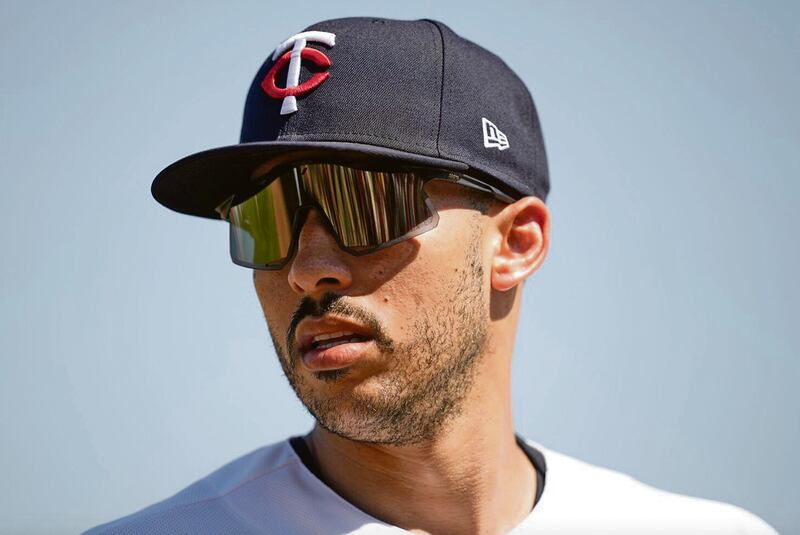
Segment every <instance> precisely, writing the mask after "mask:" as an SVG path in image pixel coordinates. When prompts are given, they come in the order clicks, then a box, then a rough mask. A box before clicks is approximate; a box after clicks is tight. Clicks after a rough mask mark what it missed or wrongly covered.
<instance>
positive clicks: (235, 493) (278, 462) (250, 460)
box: [83, 440, 299, 535]
mask: <svg viewBox="0 0 800 535" xmlns="http://www.w3.org/2000/svg"><path fill="white" fill-rule="evenodd" d="M298 463H299V460H298V459H297V457H296V456H295V455H294V453H293V451H292V449H291V446H290V445H289V443H288V441H287V440H284V441H282V442H278V443H275V444H271V445H268V446H264V447H262V448H259V449H257V450H254V451H252V452H250V453H248V454H246V455H243V456H241V457H239V458H237V459H235V460H233V461H231V462H229V463H227V464H225V465H224V466H222V467H221V468H219V469H217V470H215V471H214V472H212V473H211V474H209V475H207V476H206V477H204V478H202V479H200V480H198V481H195V482H194V483H192V484H191V485H189V486H188V487H186V488H185V489H183V490H181V491H180V492H178V493H177V494H175V495H173V496H171V497H169V498H166V499H164V500H162V501H159V502H157V503H155V504H153V505H150V506H149V507H146V508H144V509H142V510H140V511H137V512H135V513H132V514H130V515H127V516H124V517H122V518H119V519H117V520H114V521H112V522H108V523H106V524H101V525H99V526H96V527H94V528H92V529H90V530H88V531H86V532H85V533H84V534H83V535H123V534H133V533H136V534H148V535H155V534H162V533H164V534H167V533H169V534H173V535H175V534H182V533H186V534H189V533H191V534H199V533H232V532H236V533H240V532H242V529H241V516H240V515H239V514H238V513H237V509H238V508H239V506H240V503H241V502H242V501H245V502H246V501H247V500H248V499H250V496H249V494H251V493H252V492H254V491H255V492H263V491H264V490H265V487H267V488H268V487H270V486H275V485H276V484H277V485H278V486H279V485H280V484H281V483H280V481H275V480H280V479H281V478H282V477H286V476H285V474H283V473H282V472H285V471H286V469H290V468H291V467H293V466H295V465H297V464H298ZM262 497H263V495H262Z"/></svg>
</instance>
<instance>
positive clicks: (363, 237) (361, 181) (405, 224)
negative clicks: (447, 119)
mask: <svg viewBox="0 0 800 535" xmlns="http://www.w3.org/2000/svg"><path fill="white" fill-rule="evenodd" d="M301 176H302V184H303V188H304V190H305V191H307V192H308V193H309V194H310V195H311V196H312V197H313V198H314V199H315V200H316V202H317V203H318V204H319V205H320V207H321V208H322V210H323V212H324V213H325V215H326V216H327V217H328V220H329V221H330V222H331V225H332V226H333V228H334V230H335V231H336V233H337V234H338V235H339V239H340V240H341V241H342V243H343V244H344V245H345V246H346V247H350V248H352V249H356V250H363V249H371V248H374V247H376V246H378V245H380V244H383V243H387V242H390V241H392V240H395V239H397V238H400V237H402V236H403V235H404V234H407V233H409V232H410V231H412V230H413V229H414V228H416V227H417V226H419V225H421V224H422V223H424V222H425V221H427V220H428V219H429V218H430V217H431V212H430V210H429V209H428V206H427V205H426V204H425V198H426V196H425V194H424V192H423V186H424V181H423V180H421V179H419V178H418V177H417V176H416V175H415V174H414V173H412V172H387V171H368V170H364V169H356V168H352V167H344V166H340V165H333V164H309V165H306V166H303V172H302V175H301Z"/></svg>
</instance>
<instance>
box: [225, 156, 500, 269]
mask: <svg viewBox="0 0 800 535" xmlns="http://www.w3.org/2000/svg"><path fill="white" fill-rule="evenodd" d="M308 164H329V165H341V166H343V167H351V168H363V169H367V170H370V171H379V170H384V168H382V167H381V166H375V165H372V166H370V165H363V166H360V165H353V164H351V163H347V164H343V163H337V162H320V161H307V162H293V163H292V164H291V165H289V166H287V167H283V168H281V169H280V170H272V172H270V173H269V174H267V175H265V176H262V177H259V178H258V179H256V183H257V184H258V188H259V189H258V191H257V192H256V193H253V194H250V195H247V196H246V197H244V198H242V199H240V200H238V201H237V202H234V200H235V199H236V197H237V194H233V195H231V196H230V197H229V198H228V199H226V200H225V201H224V202H222V203H221V204H220V205H219V206H218V207H217V208H216V211H217V213H219V214H220V218H221V219H223V220H225V221H227V222H228V223H229V225H231V226H232V225H233V224H232V223H231V222H230V210H231V208H232V207H233V206H235V205H237V204H240V203H242V202H244V201H246V200H247V199H248V198H250V197H252V196H253V195H256V194H257V193H258V192H259V191H261V190H263V188H265V187H267V186H268V185H269V184H271V183H272V182H273V181H274V180H275V179H276V178H277V176H278V175H279V174H281V173H282V172H285V171H287V170H288V169H292V168H297V167H300V166H303V165H308ZM391 170H393V171H396V172H405V173H413V174H414V175H416V176H420V177H421V179H422V181H423V185H422V188H421V190H422V195H423V199H422V200H423V202H424V203H425V206H427V208H428V210H429V211H430V213H431V216H430V217H429V218H428V219H427V220H425V221H424V222H422V223H421V224H419V225H417V226H416V227H414V228H413V229H411V230H410V231H408V232H407V233H405V234H403V235H402V236H398V237H397V238H395V239H393V240H389V241H387V242H384V243H380V244H378V245H375V246H373V247H366V248H358V249H353V248H351V247H348V246H346V245H344V244H343V243H342V241H341V238H340V237H339V233H338V232H336V230H335V229H334V228H333V224H332V223H331V222H330V219H328V216H327V215H326V214H325V211H324V209H323V208H322V206H320V204H319V203H318V202H317V201H316V200H310V201H309V200H308V198H311V199H313V196H312V195H309V194H308V192H306V190H305V188H303V186H302V184H301V183H300V180H299V179H298V176H297V174H295V187H297V188H298V190H299V191H302V192H303V194H304V195H301V202H302V204H300V205H299V206H298V208H297V210H296V211H295V213H294V217H293V220H292V241H291V243H290V244H289V249H288V250H287V252H286V258H284V259H283V260H281V261H279V262H271V263H268V264H256V263H252V262H245V261H243V260H237V259H236V258H235V257H234V254H233V241H232V240H231V241H230V254H231V261H233V263H234V264H236V265H239V266H242V267H246V268H251V269H258V270H262V271H280V270H281V269H283V268H284V266H286V264H287V263H288V262H289V260H291V259H292V258H293V257H294V255H295V253H296V252H297V242H298V239H299V237H300V231H301V230H302V227H303V225H304V224H305V221H306V217H307V215H308V212H309V211H310V210H311V209H312V208H316V209H317V211H318V213H319V216H320V220H321V221H322V224H323V225H325V227H326V228H327V230H328V232H329V233H330V234H331V236H333V238H334V240H335V241H336V244H337V245H338V246H339V248H340V249H342V250H343V251H345V252H347V253H348V254H351V255H353V256H364V255H368V254H371V253H375V252H377V251H380V250H381V249H386V248H387V247H391V246H392V245H395V244H397V243H400V242H402V241H405V240H408V239H410V238H413V237H415V236H419V235H420V234H422V233H424V232H427V231H429V230H432V229H434V228H436V227H437V225H438V224H439V212H438V211H437V210H436V208H434V206H433V202H432V201H431V199H430V197H428V192H427V191H425V186H426V185H427V184H428V183H429V182H433V181H434V180H443V181H446V182H452V183H455V184H459V185H461V186H464V187H467V188H471V189H476V190H479V191H483V192H484V193H489V194H491V195H492V196H493V197H494V198H496V199H499V200H501V201H503V202H505V203H507V204H511V203H514V202H515V201H516V200H515V199H514V198H513V197H511V196H509V195H507V194H505V193H503V192H502V191H500V190H499V189H497V188H495V187H494V186H492V185H490V184H487V183H486V182H484V181H482V180H480V179H477V178H475V177H473V176H470V175H466V174H463V173H457V172H454V171H448V170H446V169H436V168H430V167H414V166H404V165H399V166H398V165H395V166H392V167H391Z"/></svg>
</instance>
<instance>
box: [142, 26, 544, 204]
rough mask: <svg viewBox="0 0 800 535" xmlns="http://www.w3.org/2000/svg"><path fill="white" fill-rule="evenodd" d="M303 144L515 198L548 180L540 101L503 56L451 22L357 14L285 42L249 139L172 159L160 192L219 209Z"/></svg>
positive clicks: (259, 99) (266, 71) (252, 112)
mask: <svg viewBox="0 0 800 535" xmlns="http://www.w3.org/2000/svg"><path fill="white" fill-rule="evenodd" d="M303 149H320V150H323V151H325V152H328V151H330V153H331V154H330V156H331V159H332V160H335V159H336V158H337V156H344V155H346V154H349V153H353V154H359V155H366V156H374V157H377V158H381V159H390V160H394V161H397V162H402V163H409V164H416V165H425V166H434V167H440V168H444V169H449V170H454V171H462V172H466V173H468V174H472V175H474V176H476V177H478V178H483V179H485V180H487V181H489V182H491V183H492V184H494V185H496V186H497V187H498V188H499V189H501V190H503V191H505V192H507V193H509V194H510V195H511V196H512V197H514V198H519V197H522V196H526V195H534V196H536V197H539V198H540V199H542V200H543V201H544V200H546V197H547V193H548V191H549V189H550V182H549V178H548V172H547V157H546V155H545V148H544V140H543V138H542V131H541V127H540V125H539V118H538V115H537V113H536V107H535V106H534V103H533V99H532V98H531V95H530V93H529V92H528V89H527V88H526V87H525V84H524V83H523V82H522V80H520V78H519V77H518V76H517V75H516V74H515V73H514V71H512V70H511V69H510V68H509V67H508V66H507V65H506V64H505V62H503V60H501V59H500V58H499V57H497V56H496V55H494V54H492V53H491V52H489V51H488V50H486V49H484V48H482V47H480V46H478V45H476V44H474V43H472V42H471V41H468V40H466V39H464V38H462V37H460V36H458V35H456V34H455V33H454V32H453V31H452V30H451V29H450V28H448V27H447V26H445V25H444V24H442V23H441V22H437V21H433V20H416V21H406V20H391V19H379V18H369V17H356V18H343V19H335V20H328V21H324V22H320V23H317V24H314V25H312V26H309V27H308V28H306V29H305V30H303V31H302V32H300V33H298V34H295V35H294V36H291V37H289V38H288V39H287V40H285V41H284V42H282V43H281V44H280V45H279V46H278V47H277V48H276V49H275V50H274V51H273V52H271V53H270V55H269V57H267V59H266V61H265V62H264V64H263V65H262V66H261V68H260V69H259V71H258V73H256V76H255V78H254V79H253V83H252V85H251V86H250V91H249V93H248V95H247V101H246V103H245V108H244V118H243V123H242V132H241V138H240V143H239V144H237V145H230V146H226V147H220V148H215V149H210V150H206V151H203V152H199V153H196V154H193V155H190V156H187V157H185V158H183V159H181V160H179V161H177V162H175V163H173V164H172V165H170V166H169V167H167V168H166V169H164V170H163V171H161V172H160V173H159V174H158V175H157V176H156V178H155V180H154V181H153V184H152V188H151V191H152V193H153V196H154V197H155V198H156V200H158V202H160V203H161V204H163V205H164V206H167V207H168V208H171V209H173V210H176V211H178V212H182V213H186V214H192V215H197V216H201V217H209V218H215V219H216V218H218V217H219V215H218V213H217V212H216V211H215V208H216V207H217V206H219V205H220V204H223V203H224V202H225V201H226V200H227V199H228V198H230V197H231V195H233V194H234V193H235V192H237V191H241V190H244V189H247V187H248V184H250V183H251V181H252V180H253V178H251V177H252V175H253V173H254V171H255V170H256V169H257V168H259V167H260V166H262V165H263V164H264V163H265V162H269V161H270V160H273V159H276V158H285V157H291V153H292V152H296V151H300V150H303Z"/></svg>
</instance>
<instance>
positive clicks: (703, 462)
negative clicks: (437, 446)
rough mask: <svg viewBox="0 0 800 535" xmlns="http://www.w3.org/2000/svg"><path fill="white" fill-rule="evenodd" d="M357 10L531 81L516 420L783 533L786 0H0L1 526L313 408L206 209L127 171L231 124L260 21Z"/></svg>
mask: <svg viewBox="0 0 800 535" xmlns="http://www.w3.org/2000/svg"><path fill="white" fill-rule="evenodd" d="M351 15H378V16H386V17H393V18H404V19H414V18H423V17H425V18H435V19H439V20H442V21H444V22H445V23H447V24H448V25H449V26H451V27H452V28H453V29H454V30H455V31H456V32H458V33H460V34H461V35H463V36H465V37H467V38H469V39H471V40H473V41H475V42H477V43H479V44H481V45H483V46H485V47H487V48H489V49H490V50H492V51H493V52H495V53H497V54H499V55H500V56H501V57H503V58H504V59H505V60H506V62H507V63H508V64H509V65H510V66H511V67H512V68H513V69H514V70H515V71H516V72H517V73H518V74H519V75H520V76H521V77H522V79H523V80H524V81H525V82H526V84H527V85H528V87H529V88H530V90H531V92H532V93H533V96H534V99H535V101H536V104H537V106H538V108H539V113H540V116H541V120H542V124H543V128H544V133H545V140H546V143H547V149H548V155H549V159H550V169H551V174H552V192H551V196H550V197H549V198H548V205H549V206H550V209H551V211H552V215H553V229H552V236H551V239H552V245H551V250H550V254H549V256H548V258H547V260H546V261H545V264H544V265H543V267H542V268H541V269H540V270H539V271H538V272H537V274H536V275H535V276H534V278H533V279H532V280H531V281H530V282H529V283H528V284H527V288H526V290H525V293H526V295H525V296H524V307H523V313H522V317H521V320H520V332H519V335H518V339H517V346H516V350H515V356H514V358H515V375H514V410H515V419H516V422H517V427H518V430H519V432H521V433H522V434H523V435H525V436H528V437H530V438H534V439H535V440H538V441H539V442H541V443H543V444H545V445H547V446H549V447H551V448H554V449H557V450H561V451H563V452H565V453H568V454H571V455H574V456H577V457H579V458H582V459H584V460H587V461H589V462H592V463H596V464H600V465H604V466H608V467H611V468H614V469H618V470H622V471H625V472H627V473H630V474H632V475H633V476H635V477H637V478H639V479H641V480H643V481H645V482H647V483H650V484H653V485H655V486H658V487H662V488H666V489H669V490H673V491H677V492H682V493H687V494H692V495H696V496H703V497H707V498H713V499H719V500H724V501H728V502H732V503H735V504H737V505H740V506H742V507H745V508H747V509H749V510H751V511H753V512H755V513H757V514H758V515H760V516H762V517H763V518H764V519H766V520H767V521H768V522H770V523H771V524H773V525H774V526H775V527H776V528H778V529H779V530H780V531H781V532H782V533H798V532H800V516H799V515H798V513H797V510H798V509H797V507H796V504H797V503H798V502H800V492H799V491H798V486H797V483H796V481H797V477H798V475H800V470H798V468H799V467H800V462H798V456H797V453H796V450H797V447H798V445H799V444H800V426H799V425H798V418H797V414H798V406H799V405H800V390H798V388H797V384H798V382H799V380H800V359H798V356H799V355H798V353H800V351H798V349H800V334H798V328H797V327H798V302H800V285H799V284H798V279H797V275H798V273H800V262H799V260H800V254H798V253H799V251H798V237H797V233H798V231H799V230H800V216H798V211H797V203H798V197H799V196H798V193H800V185H798V177H799V176H800V173H798V171H800V150H798V145H799V142H800V126H798V125H800V107H799V106H798V104H797V98H798V95H800V70H799V69H798V68H797V57H798V51H800V7H798V4H797V3H793V2H777V1H770V2H756V1H752V2H738V1H725V2H722V1H713V2H712V1H708V0H704V1H699V2H696V1H691V2H690V1H685V0H683V1H677V2H676V1H669V2H667V1H659V2H638V1H613V2H612V1H597V2H593V1H592V2H590V1H585V2H575V1H537V2H496V3H491V4H487V3H485V2H481V3H477V2H476V3H474V4H473V3H465V2H455V1H452V2H451V1H442V2H429V1H427V2H417V1H410V0H409V1H405V2H400V3H395V4H380V3H375V2H314V1H305V2H302V3H291V2H289V3H287V2H265V1H261V2H231V3H223V2H216V3H212V2H155V1H153V2H99V1H96V2H90V1H84V2H79V3H74V2H16V1H12V2H10V1H8V0H6V1H4V2H3V3H2V4H0V98H1V100H0V136H2V137H0V141H1V142H0V180H2V191H3V192H4V202H3V211H2V213H3V214H4V216H5V225H4V229H3V231H2V233H0V250H1V251H2V253H3V260H2V262H0V425H1V426H2V429H3V433H2V435H3V438H2V441H0V473H2V474H3V476H2V479H3V485H2V486H0V532H2V533H15V534H16V533H70V532H76V531H80V530H82V529H85V528H88V527H89V526H91V525H93V524H96V523H99V522H102V521H107V520H110V519H112V518H115V517H117V516H120V515H122V514H125V513H129V512H132V511H134V510H136V509H139V508H141V507H143V506H145V505H147V504H149V503H151V502H153V501H155V500H158V499H161V498H163V497H166V496H168V495H170V494H172V493H174V492H176V491H177V490H179V489H180V488H182V487H184V486H185V485H187V484H188V483H190V482H192V481H194V480H195V479H197V478H199V477H201V476H203V475H205V474H206V473H208V472H209V471H211V470H213V469H215V468H216V467H218V466H220V465H221V464H223V463H224V462H226V461H228V460H230V459H232V458H233V457H236V456H238V455H241V454H243V453H246V452H248V451H250V450H252V449H254V448H256V447H259V446H261V445H263V444H267V443H270V442H274V441H278V440H281V439H283V438H285V437H287V436H289V435H290V434H299V433H304V432H306V431H307V430H308V429H309V428H310V427H311V418H310V417H309V416H308V415H307V414H306V412H305V410H304V409H303V407H302V406H301V405H300V403H299V402H298V401H297V400H296V399H295V397H294V395H293V393H292V392H291V390H290V389H289V387H288V386H287V385H286V383H285V379H284V378H283V376H282V375H281V372H280V368H279V366H278V364H277V361H276V357H275V355H274V352H273V350H272V347H271V343H270V340H269V335H268V333H267V330H266V326H265V325H264V321H263V317H262V313H261V310H260V308H259V305H258V302H257V300H256V297H255V294H254V292H253V289H252V286H251V280H250V271H249V270H245V269H243V268H239V267H237V266H234V265H233V264H232V263H231V262H230V260H229V258H228V256H227V246H228V245H227V233H226V228H225V226H224V225H223V224H222V223H220V222H214V221H208V220H202V219H199V218H193V217H187V216H181V215H178V214H175V213H172V212H170V211H168V210H166V209H164V208H162V207H161V206H159V205H158V204H157V203H156V202H155V201H154V200H153V199H152V198H151V197H150V192H149V188H150V182H151V180H152V178H153V177H154V176H155V174H156V173H157V172H158V171H159V170H161V169H162V168H163V167H164V166H166V165H167V164H169V163H171V162H172V161H174V160H176V159H178V158H180V157H182V156H184V155H187V154H189V153H192V152H195V151H198V150H201V149H205V148H210V147H215V146H220V145H226V144H231V143H234V142H236V141H237V140H238V132H239V127H240V121H241V112H242V106H243V103H244V97H245V94H246V91H247V88H248V86H249V84H250V81H251V79H252V76H253V75H254V73H255V71H256V70H257V68H258V67H259V65H260V64H261V62H262V61H263V60H264V58H265V57H266V56H267V54H269V53H270V52H271V51H272V49H273V48H274V47H275V46H276V45H277V44H278V43H279V42H281V41H282V40H283V39H285V38H286V37H288V36H290V35H292V34H294V33H296V32H297V31H299V30H301V29H302V28H303V27H305V26H307V25H309V24H311V23H313V22H316V21H319V20H324V19H327V18H335V17H340V16H351Z"/></svg>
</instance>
